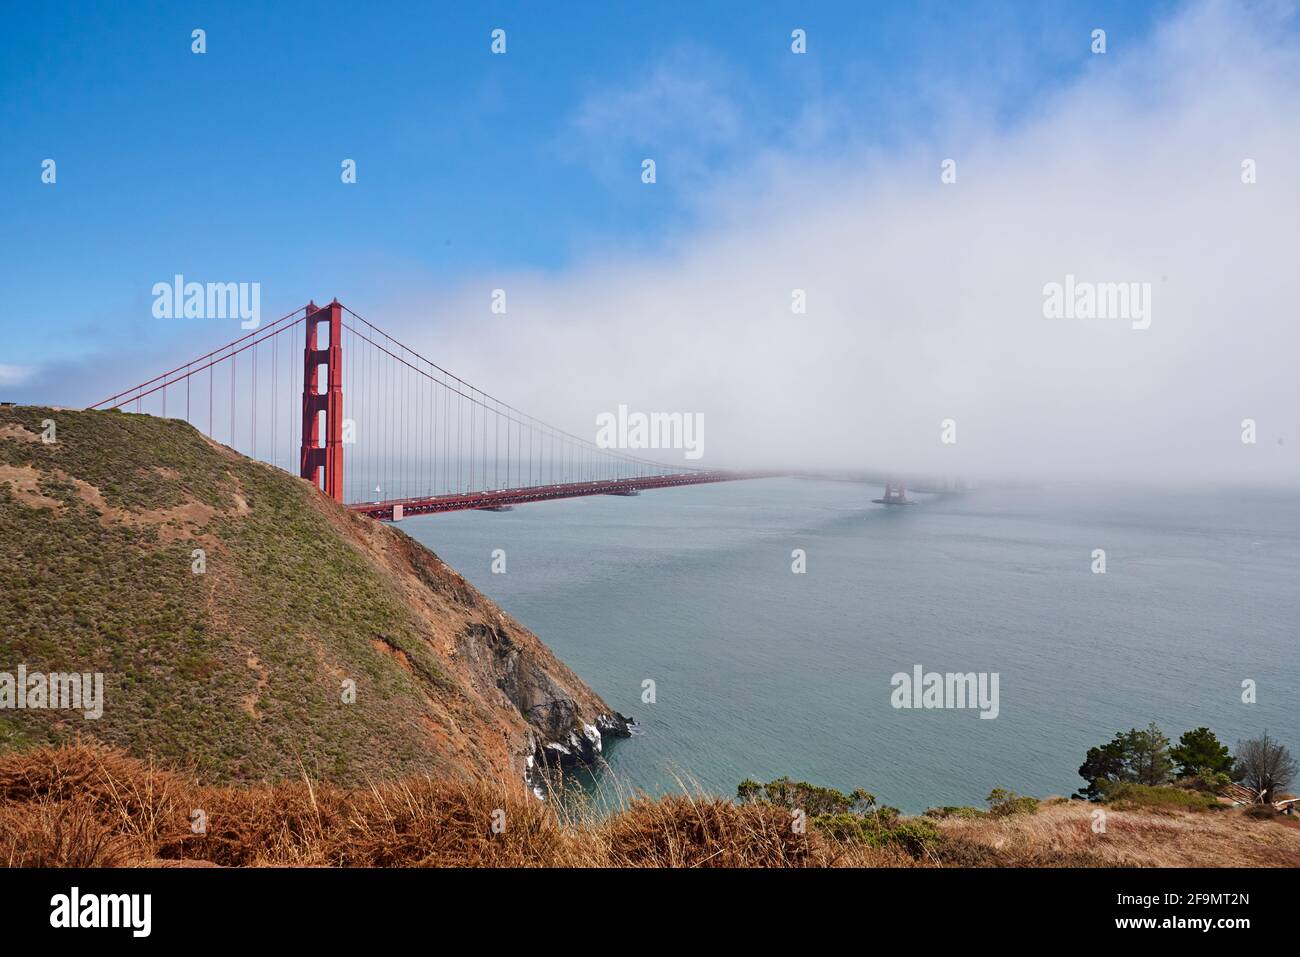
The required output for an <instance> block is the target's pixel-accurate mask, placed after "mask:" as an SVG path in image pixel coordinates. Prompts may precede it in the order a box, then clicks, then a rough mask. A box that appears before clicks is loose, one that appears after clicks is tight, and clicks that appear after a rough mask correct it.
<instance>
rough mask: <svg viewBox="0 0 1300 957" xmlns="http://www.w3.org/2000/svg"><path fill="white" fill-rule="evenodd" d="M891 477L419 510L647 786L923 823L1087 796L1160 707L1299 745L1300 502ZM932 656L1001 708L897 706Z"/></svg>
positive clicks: (1175, 725) (612, 768)
mask: <svg viewBox="0 0 1300 957" xmlns="http://www.w3.org/2000/svg"><path fill="white" fill-rule="evenodd" d="M880 491H881V490H880V489H879V488H878V487H875V486H865V485H859V484H853V483H845V482H821V481H807V480H797V479H770V480H762V481H750V482H734V483H726V484H721V485H707V486H698V487H692V488H682V489H666V490H658V491H653V492H646V493H643V494H642V495H640V496H638V497H635V498H617V497H599V498H585V499H573V500H569V501H563V502H548V503H540V504H535V505H528V506H522V507H519V508H516V509H515V510H514V511H511V512H504V513H493V512H461V513H454V514H449V515H441V516H425V517H419V518H413V519H407V520H405V521H403V522H402V523H401V525H400V528H401V529H402V530H403V531H405V532H407V533H408V534H410V535H412V536H413V537H414V538H416V539H418V540H419V541H421V542H423V543H424V544H426V545H428V546H429V547H431V548H432V549H433V550H434V551H436V552H437V553H438V554H439V555H441V556H442V557H443V559H444V560H445V561H447V562H448V563H449V564H451V565H452V566H453V567H455V568H456V569H457V570H459V571H460V572H461V573H462V574H464V575H465V576H466V577H467V578H468V579H469V580H470V581H471V582H473V583H474V584H475V585H476V586H477V587H478V588H480V589H481V590H482V591H484V592H485V593H486V594H488V595H490V596H491V597H492V598H493V599H495V600H496V601H497V602H498V603H500V604H501V605H502V607H504V608H505V609H506V611H508V612H509V613H510V614H511V615H513V616H514V617H515V618H517V619H518V620H519V621H521V622H522V623H523V624H524V625H526V626H527V627H529V628H531V629H532V630H533V631H534V632H536V633H537V634H538V635H539V636H540V637H541V638H542V640H543V641H545V642H546V643H547V644H548V645H550V647H551V648H552V649H554V650H555V652H556V653H557V654H558V655H559V656H560V657H561V658H562V659H563V660H564V661H565V662H566V663H568V664H569V665H570V666H571V667H572V668H573V669H574V670H575V671H577V673H578V674H580V675H581V676H582V677H583V678H584V679H585V680H586V681H587V682H588V683H589V684H590V685H591V686H592V687H593V688H595V689H596V691H597V692H598V693H600V694H601V695H602V696H603V697H604V698H605V699H606V701H608V702H609V703H610V705H612V706H613V707H615V708H617V709H618V710H620V711H622V712H623V713H625V714H629V715H632V716H634V717H635V718H636V719H637V721H638V722H639V723H640V724H641V725H642V727H643V728H644V734H642V735H640V736H638V737H634V738H631V739H628V740H623V741H617V742H615V743H614V744H613V746H612V747H611V748H609V749H608V753H607V760H608V768H607V769H606V770H604V771H603V772H601V773H602V774H603V775H605V776H606V777H607V778H608V776H610V775H612V776H613V778H612V779H611V780H616V781H617V782H618V784H619V786H621V787H623V788H632V789H640V790H644V791H647V792H649V793H652V794H653V793H659V792H662V791H678V790H680V788H681V782H683V781H687V782H691V783H692V785H693V786H697V787H700V788H703V789H705V790H708V791H712V792H716V793H719V794H727V795H730V794H733V793H734V791H735V787H736V784H737V783H738V782H739V781H741V780H742V779H744V778H746V777H754V778H758V779H761V780H768V779H771V778H774V777H779V776H781V775H790V776H791V777H794V778H796V779H804V780H809V781H813V782H816V783H820V784H825V785H831V786H834V787H838V788H842V789H850V788H854V787H864V788H866V789H867V790H869V791H871V792H872V793H874V794H875V795H876V796H877V798H878V799H879V800H880V801H882V802H883V803H887V804H892V805H894V806H896V807H900V808H902V809H903V810H904V811H907V812H912V813H915V812H919V811H921V810H923V809H924V808H926V807H928V806H932V805H942V804H981V803H982V802H983V799H984V797H985V796H986V795H987V794H988V792H989V790H990V789H992V788H994V787H1006V788H1011V789H1013V790H1016V791H1019V792H1021V793H1025V794H1034V795H1037V796H1040V797H1042V796H1046V795H1049V794H1069V793H1070V792H1071V791H1073V790H1074V789H1076V788H1077V787H1079V786H1080V785H1081V784H1082V783H1083V782H1082V780H1081V779H1080V778H1079V777H1078V775H1077V773H1076V772H1077V769H1078V766H1079V764H1080V763H1081V762H1082V760H1083V756H1084V752H1085V751H1086V750H1087V748H1088V747H1090V746H1092V745H1095V744H1099V743H1101V742H1103V741H1106V740H1108V739H1109V738H1110V737H1111V736H1112V735H1113V734H1114V733H1115V732H1117V731H1120V730H1126V729H1128V728H1130V727H1145V726H1146V724H1147V723H1148V722H1150V721H1155V722H1156V723H1157V724H1158V725H1160V727H1161V728H1162V729H1163V730H1164V731H1165V733H1166V734H1168V735H1169V736H1170V738H1171V739H1174V740H1176V739H1177V737H1178V735H1179V734H1181V733H1182V732H1183V731H1184V730H1186V729H1188V728H1193V727H1197V726H1200V725H1206V726H1208V727H1210V728H1212V729H1213V730H1214V731H1215V732H1216V733H1217V734H1218V735H1219V737H1220V739H1221V740H1223V741H1225V743H1228V744H1229V745H1230V746H1231V745H1232V744H1235V742H1236V741H1237V740H1238V739H1239V738H1242V737H1246V736H1251V735H1254V734H1257V733H1259V732H1260V731H1263V730H1265V729H1267V730H1268V731H1269V732H1270V733H1272V734H1273V735H1274V737H1276V738H1279V739H1280V740H1282V741H1283V742H1284V743H1285V744H1287V745H1288V746H1289V747H1290V748H1291V749H1292V751H1293V752H1300V694H1298V693H1297V692H1298V690H1300V494H1296V493H1288V492H1264V491H1242V490H1233V489H1216V490H1203V491H1197V492H1191V491H1178V492H1168V491H1157V490H1136V489H1131V488H1129V489H1125V488H1100V487H1097V486H1092V485H1089V486H1085V485H1060V486H1055V487H1042V488H1019V489H983V490H975V491H969V492H964V493H960V494H954V495H945V496H934V497H923V498H922V501H920V502H919V503H918V504H916V505H914V506H912V507H910V508H888V507H885V506H880V505H873V504H871V501H870V500H871V499H872V498H875V497H878V496H879V494H880ZM1097 548H1102V549H1105V552H1106V572H1105V574H1094V573H1093V571H1092V566H1093V556H1092V553H1093V550H1094V549H1097ZM494 549H502V550H503V551H504V552H505V558H506V572H505V573H504V574H493V573H492V571H491V563H492V553H493V550H494ZM794 549H803V550H804V552H805V553H806V556H807V559H806V561H807V571H806V573H804V574H795V573H793V572H792V571H791V565H792V557H791V553H792V550H794ZM916 665H921V666H922V667H923V668H924V669H925V670H926V671H939V672H950V671H951V672H971V671H973V672H989V673H993V672H996V673H997V674H998V715H997V717H996V718H994V719H982V718H980V717H979V711H978V710H975V709H967V710H957V709H934V710H925V709H897V708H894V707H893V706H892V705H891V694H892V692H893V687H892V685H891V678H892V676H893V675H894V674H895V673H898V672H906V673H911V672H912V670H913V668H914V666H916ZM1247 679H1250V680H1253V681H1254V682H1255V683H1256V687H1257V700H1256V702H1255V703H1254V704H1246V703H1243V701H1242V694H1243V691H1242V682H1243V681H1245V680H1247ZM647 680H650V681H653V682H654V692H655V701H654V703H646V702H645V701H643V693H644V691H643V689H644V684H643V683H644V682H645V681H647Z"/></svg>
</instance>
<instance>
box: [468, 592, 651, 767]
mask: <svg viewBox="0 0 1300 957" xmlns="http://www.w3.org/2000/svg"><path fill="white" fill-rule="evenodd" d="M501 617H502V619H505V616H504V615H502V616H501ZM514 630H515V635H514V636H512V634H511V629H510V628H509V627H508V626H507V625H506V624H505V622H504V621H503V622H501V623H498V624H496V625H495V626H489V625H485V624H480V623H474V624H471V625H470V626H469V627H467V628H466V629H465V630H464V631H463V632H462V633H461V635H460V639H459V641H458V642H457V649H458V652H459V653H460V657H461V658H462V660H466V661H473V662H475V663H476V664H477V665H478V666H479V667H481V668H484V669H486V671H487V673H489V674H491V675H494V676H495V678H496V685H497V687H498V688H500V689H501V690H502V691H503V692H504V693H505V696H506V698H507V700H509V702H510V703H511V704H512V705H513V706H514V707H515V709H516V710H517V711H518V712H519V713H520V714H521V715H523V717H524V720H525V721H527V722H528V725H529V728H530V729H531V731H532V734H531V735H530V737H529V740H528V744H527V746H526V748H525V753H526V754H527V755H529V756H530V757H532V758H533V763H532V764H530V765H528V767H529V769H533V768H535V767H539V766H541V767H549V766H555V765H559V766H563V767H567V766H570V765H573V764H580V763H581V764H592V763H593V762H594V761H595V759H596V758H597V757H598V756H599V755H600V754H601V751H602V749H603V738H605V737H617V738H626V737H630V736H631V734H632V729H633V728H634V727H635V724H634V723H633V722H632V720H631V719H630V718H627V717H625V716H624V715H621V714H619V713H618V712H617V711H612V710H610V709H609V706H608V705H606V704H605V703H604V702H603V701H601V700H600V698H598V697H597V696H596V694H595V693H594V692H592V691H591V690H590V689H589V688H587V687H586V685H584V684H582V682H581V680H580V679H578V678H577V676H576V675H574V674H573V673H572V672H570V671H569V670H568V669H567V668H565V667H564V666H563V665H562V664H561V663H560V662H559V660H558V659H556V658H555V657H554V655H552V654H551V653H550V651H549V650H548V649H547V648H546V646H545V645H543V644H542V643H541V642H540V641H538V640H537V639H536V638H535V637H534V636H533V635H531V634H527V635H526V637H525V636H524V635H519V634H518V632H519V631H520V630H521V629H518V626H516V627H515V629H514ZM529 639H531V640H529Z"/></svg>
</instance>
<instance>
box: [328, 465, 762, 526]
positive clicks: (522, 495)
mask: <svg viewBox="0 0 1300 957" xmlns="http://www.w3.org/2000/svg"><path fill="white" fill-rule="evenodd" d="M781 474H783V473H781V472H740V471H733V470H727V469H714V470H703V469H702V470H700V471H698V472H679V473H675V474H673V475H651V476H645V477H643V478H625V479H607V480H603V481H596V482H566V483H563V484H559V485H534V486H529V487H527V488H506V489H496V490H493V491H490V492H453V493H451V494H449V495H433V496H417V497H415V498H398V499H391V500H388V501H382V502H355V503H353V504H351V505H348V508H350V509H351V510H352V511H354V512H360V513H361V514H363V515H369V516H370V517H371V518H378V519H386V520H391V519H392V518H393V509H394V507H395V506H398V505H400V506H401V507H402V515H403V517H405V516H408V515H432V514H435V513H437V512H458V511H463V510H465V509H499V508H505V507H507V506H510V505H523V504H526V503H528V502H546V501H550V500H551V499H559V498H579V497H581V496H584V495H630V494H633V493H635V492H640V491H642V490H644V489H652V488H673V487H675V486H678V485H705V484H708V483H712V482H736V481H741V480H743V479H755V478H772V477H774V476H777V475H781Z"/></svg>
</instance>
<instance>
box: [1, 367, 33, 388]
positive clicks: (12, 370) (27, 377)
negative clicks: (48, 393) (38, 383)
mask: <svg viewBox="0 0 1300 957" xmlns="http://www.w3.org/2000/svg"><path fill="white" fill-rule="evenodd" d="M35 375H36V370H35V369H33V368H31V367H30V366H16V365H5V364H3V363H0V387H9V386H20V385H24V384H26V383H27V382H29V381H31V379H32V378H33V377H34V376H35Z"/></svg>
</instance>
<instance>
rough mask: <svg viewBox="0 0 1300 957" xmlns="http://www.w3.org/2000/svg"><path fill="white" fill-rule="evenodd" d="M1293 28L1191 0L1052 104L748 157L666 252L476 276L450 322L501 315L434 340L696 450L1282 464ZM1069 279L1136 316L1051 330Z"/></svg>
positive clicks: (561, 409) (817, 460)
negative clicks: (668, 427) (1016, 122)
mask: <svg viewBox="0 0 1300 957" xmlns="http://www.w3.org/2000/svg"><path fill="white" fill-rule="evenodd" d="M1287 15H1288V13H1287V10H1286V8H1285V7H1277V6H1272V7H1259V8H1255V9H1253V12H1251V13H1249V14H1248V13H1244V12H1243V8H1241V7H1240V6H1237V5H1228V4H1220V3H1210V4H1205V5H1199V6H1196V7H1193V8H1191V9H1189V10H1187V11H1185V12H1183V13H1182V14H1180V15H1179V16H1177V17H1176V18H1175V19H1173V20H1171V21H1170V22H1169V23H1167V24H1166V25H1165V26H1164V27H1162V28H1161V29H1160V30H1159V31H1158V32H1157V34H1156V35H1155V37H1154V38H1153V39H1152V41H1151V42H1150V43H1149V44H1148V45H1147V46H1146V47H1145V48H1142V49H1137V48H1135V47H1134V46H1133V45H1132V44H1119V43H1115V42H1113V41H1114V38H1112V50H1113V51H1122V52H1112V53H1109V54H1107V55H1106V56H1105V57H1098V58H1096V60H1095V61H1092V62H1089V63H1088V64H1087V69H1086V70H1084V71H1083V74H1082V76H1081V78H1080V79H1079V80H1078V81H1077V83H1075V84H1074V85H1073V86H1071V87H1069V88H1067V89H1065V90H1064V91H1063V92H1061V93H1060V94H1059V95H1057V96H1055V97H1054V98H1052V99H1051V101H1050V102H1048V104H1047V105H1046V108H1044V109H1042V110H1040V111H1038V112H1036V113H1035V115H1034V116H1033V117H1032V118H1030V119H1028V120H1026V121H1024V122H1023V124H1022V125H1021V126H1019V127H1018V128H1016V129H1013V130H1009V131H1008V130H996V129H991V128H987V129H985V130H983V131H982V132H981V133H980V135H979V136H978V137H977V138H972V137H971V136H970V131H969V130H965V131H963V136H962V137H961V138H960V142H961V143H963V144H964V145H963V146H961V147H953V146H952V145H951V142H952V141H951V140H949V141H947V143H946V144H945V145H936V144H933V143H922V142H917V143H914V144H912V145H910V146H909V147H907V148H905V149H898V150H894V151H892V152H889V153H880V152H876V153H870V154H869V153H866V152H860V153H855V154H853V155H841V156H837V157H834V158H828V159H826V160H824V161H823V162H821V163H816V164H815V163H813V162H812V161H811V160H810V159H809V158H808V157H807V156H804V155H797V156H795V155H765V156H764V157H762V159H761V161H757V162H755V163H754V164H753V165H752V166H750V167H749V168H748V169H745V170H741V171H733V172H732V174H731V175H729V176H728V177H726V178H720V179H718V181H717V183H716V185H715V191H714V192H713V193H712V194H711V196H710V198H709V204H708V206H707V207H706V208H707V210H708V214H709V218H708V220H707V224H706V226H705V227H703V228H701V229H700V230H698V231H697V232H696V233H695V234H693V235H691V236H689V237H686V238H684V239H682V240H681V241H679V242H678V243H677V244H676V245H675V246H674V247H673V248H672V249H671V250H669V251H668V252H667V253H663V254H656V255H653V256H651V255H648V254H643V253H639V252H638V251H637V250H634V249H625V250H615V251H610V252H609V253H608V254H607V255H606V256H605V257H603V258H602V259H600V260H599V261H590V262H588V263H586V264H584V265H583V266H581V267H580V268H575V269H572V270H569V271H567V272H565V273H562V274H559V275H556V276H549V277H538V276H534V275H530V276H518V277H516V278H515V279H514V280H513V281H511V280H506V281H503V280H501V279H500V277H493V278H492V279H491V280H490V281H489V280H483V281H481V282H470V283H467V284H466V287H465V289H464V291H463V294H460V295H456V296H453V297H451V298H450V300H449V301H446V302H445V303H444V308H443V309H441V310H440V312H441V313H443V314H446V315H461V316H472V317H476V318H474V319H473V320H472V322H473V324H474V325H475V326H476V327H477V328H479V329H480V330H481V323H482V322H483V321H487V320H485V319H479V318H477V317H478V316H480V315H481V314H482V313H483V312H484V310H485V309H486V306H485V303H486V301H487V300H486V298H485V294H484V292H483V288H484V287H486V288H492V287H495V286H499V285H504V286H505V287H507V288H508V289H509V291H510V314H509V316H508V317H500V318H497V319H494V320H492V321H493V322H494V330H493V332H494V334H493V335H492V336H490V337H482V336H481V335H479V336H474V337H471V336H469V335H467V336H465V337H463V338H461V337H448V336H447V335H446V330H445V328H444V329H442V331H441V332H440V335H439V338H438V340H437V343H436V346H437V349H438V354H439V355H440V356H442V357H445V360H446V362H447V364H449V365H450V367H451V368H453V369H456V370H457V371H458V372H460V373H461V374H463V375H465V376H466V377H467V378H468V379H470V380H471V381H475V382H476V383H479V384H481V385H483V386H484V387H486V388H488V389H489V390H492V389H493V387H494V386H496V390H495V391H497V392H498V393H499V394H501V395H502V398H505V399H507V400H509V401H513V402H515V403H516V404H518V405H520V406H522V407H524V408H528V409H530V411H535V412H537V413H538V414H541V415H543V416H544V417H550V418H553V419H555V420H557V422H558V424H561V425H565V426H567V427H570V428H575V429H580V428H582V427H583V426H584V425H588V424H590V423H593V422H594V418H595V415H596V414H597V413H598V412H600V411H604V410H610V409H614V408H615V407H616V406H617V404H618V403H623V402H625V403H628V404H629V405H631V406H633V407H634V408H643V409H647V410H665V411H672V410H682V411H701V412H704V413H705V415H706V418H707V421H708V436H709V438H708V446H707V461H708V462H710V463H717V464H724V463H725V464H737V465H743V464H778V463H788V462H800V463H807V464H811V465H843V466H857V467H883V468H892V469H913V470H917V471H939V472H947V473H957V474H968V475H1015V476H1040V475H1047V476H1061V477H1114V478H1117V479H1148V478H1149V479H1160V480H1169V479H1187V480H1222V479H1241V480H1285V481H1294V480H1295V479H1296V477H1297V476H1298V475H1300V468H1298V467H1297V466H1300V457H1298V454H1297V451H1296V450H1297V449H1300V401H1298V400H1300V384H1298V383H1300V377H1297V375H1296V373H1295V363H1296V360H1297V356H1300V332H1298V331H1297V330H1298V329H1300V324H1298V322H1297V317H1296V316H1295V314H1294V311H1295V304H1296V303H1297V301H1300V272H1297V270H1296V269H1295V266H1294V257H1295V229H1296V224H1295V214H1296V210H1297V209H1300V167H1298V166H1297V163H1298V162H1300V161H1298V160H1297V157H1300V124H1298V123H1297V122H1296V119H1295V116H1296V113H1295V104H1296V102H1298V101H1300V69H1298V68H1297V67H1298V66H1300V57H1298V56H1297V53H1298V49H1297V42H1296V39H1295V36H1296V34H1295V31H1294V29H1293V26H1294V25H1293V24H1288V25H1286V26H1282V25H1281V24H1280V23H1279V22H1277V21H1272V22H1271V20H1270V18H1274V17H1285V16H1287ZM655 85H656V86H657V87H659V88H664V89H668V88H671V84H670V83H668V81H667V80H665V79H662V78H661V79H658V80H656V83H655ZM650 99H653V98H650ZM948 156H952V157H953V158H955V159H956V160H957V162H958V181H957V183H956V184H955V185H952V186H945V185H942V184H941V183H940V180H939V164H940V162H941V160H942V159H944V158H946V157H948ZM1246 158H1250V159H1254V160H1255V161H1256V163H1257V166H1258V171H1259V173H1258V182H1257V183H1256V184H1254V185H1244V184H1243V183H1242V182H1241V178H1240V166H1241V163H1242V161H1243V159H1246ZM1067 274H1072V275H1074V276H1077V277H1079V278H1080V279H1083V280H1091V281H1098V282H1107V281H1114V282H1126V281H1137V282H1147V283H1150V284H1151V286H1152V297H1153V304H1152V323H1151V327H1150V328H1149V329H1147V330H1145V331H1138V330H1134V329H1132V328H1131V325H1130V323H1128V322H1124V321H1114V320H1111V321H1104V320H1091V321H1089V320H1048V319H1045V318H1044V317H1043V313H1042V301H1043V295H1042V290H1043V286H1044V284H1045V283H1049V282H1054V281H1055V282H1060V281H1063V280H1064V278H1065V276H1066V275H1067ZM794 288H802V289H805V290H807V296H808V314H807V315H803V316H800V315H792V314H791V312H790V305H789V304H790V296H791V290H792V289H794ZM426 314H427V313H426ZM466 322H467V325H468V323H469V322H470V320H466ZM426 328H427V326H426ZM416 344H417V345H419V343H416ZM428 345H429V346H430V347H433V345H434V344H433V343H428ZM449 350H453V351H449ZM455 350H459V351H455ZM1248 417H1249V418H1253V419H1255V420H1256V421H1257V422H1258V423H1259V431H1260V441H1259V444H1258V445H1257V446H1254V447H1251V446H1243V445H1242V444H1241V442H1240V423H1241V420H1242V419H1243V418H1248ZM945 418H953V419H956V420H957V422H958V444H957V445H956V446H943V445H941V444H940V442H939V434H940V421H941V420H942V419H945ZM1279 440H1284V441H1285V444H1280V443H1279Z"/></svg>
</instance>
